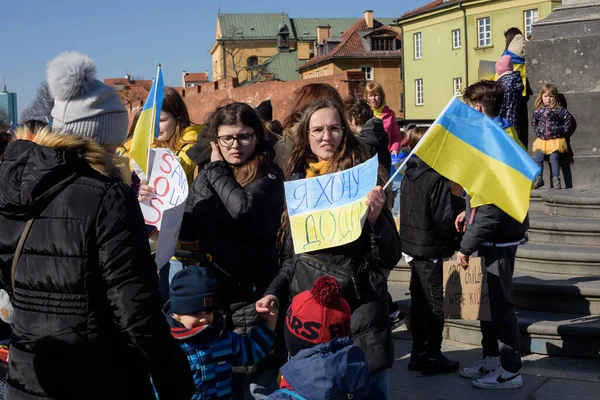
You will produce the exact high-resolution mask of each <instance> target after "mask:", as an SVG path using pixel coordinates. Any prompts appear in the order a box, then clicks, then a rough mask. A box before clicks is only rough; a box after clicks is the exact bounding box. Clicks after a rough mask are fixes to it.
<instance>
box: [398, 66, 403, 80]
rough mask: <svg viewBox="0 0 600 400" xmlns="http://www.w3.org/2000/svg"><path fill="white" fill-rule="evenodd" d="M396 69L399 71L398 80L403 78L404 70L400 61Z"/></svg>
mask: <svg viewBox="0 0 600 400" xmlns="http://www.w3.org/2000/svg"><path fill="white" fill-rule="evenodd" d="M398 71H400V73H399V75H400V80H403V79H404V70H403V69H402V63H400V65H399V66H398Z"/></svg>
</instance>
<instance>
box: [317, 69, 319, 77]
mask: <svg viewBox="0 0 600 400" xmlns="http://www.w3.org/2000/svg"><path fill="white" fill-rule="evenodd" d="M318 77H319V70H317V78H318Z"/></svg>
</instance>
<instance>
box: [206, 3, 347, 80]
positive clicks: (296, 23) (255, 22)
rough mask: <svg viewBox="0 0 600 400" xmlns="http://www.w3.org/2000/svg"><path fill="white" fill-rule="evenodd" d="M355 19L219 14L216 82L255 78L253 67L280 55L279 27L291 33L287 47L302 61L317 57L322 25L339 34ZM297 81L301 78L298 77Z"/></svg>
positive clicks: (213, 49)
mask: <svg viewBox="0 0 600 400" xmlns="http://www.w3.org/2000/svg"><path fill="white" fill-rule="evenodd" d="M354 22H356V19H352V18H289V16H288V15H287V14H285V13H284V14H219V15H218V16H217V27H216V34H215V42H214V43H213V45H212V47H211V49H210V54H211V56H212V72H213V80H219V79H224V78H231V77H236V78H238V79H239V81H240V82H242V81H245V80H249V79H251V78H252V73H253V72H252V67H254V66H256V65H261V64H263V63H264V62H266V61H267V60H269V59H270V58H271V57H273V56H275V55H276V54H278V52H279V46H280V42H279V39H278V33H279V28H280V27H281V26H282V25H285V26H286V27H287V28H288V29H289V31H290V34H289V38H288V39H289V40H288V43H287V48H288V49H289V51H290V52H293V53H294V55H295V56H296V57H297V59H298V60H299V61H301V62H304V61H308V60H309V59H310V58H312V57H313V56H314V43H315V42H316V41H317V40H318V36H317V30H318V27H319V26H325V25H328V26H330V29H331V32H332V33H335V34H337V35H340V34H342V33H343V32H344V31H345V30H346V29H348V28H349V27H350V26H351V25H352V24H353V23H354ZM297 75H298V76H297V79H300V75H299V74H297Z"/></svg>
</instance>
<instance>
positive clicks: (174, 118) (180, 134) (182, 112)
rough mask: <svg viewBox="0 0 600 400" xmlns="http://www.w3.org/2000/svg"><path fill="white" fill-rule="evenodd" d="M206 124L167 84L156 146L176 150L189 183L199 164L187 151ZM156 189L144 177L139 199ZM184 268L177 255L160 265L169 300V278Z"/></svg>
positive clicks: (164, 288)
mask: <svg viewBox="0 0 600 400" xmlns="http://www.w3.org/2000/svg"><path fill="white" fill-rule="evenodd" d="M134 123H135V121H134ZM202 128H203V125H194V124H192V123H191V121H190V115H189V113H188V110H187V107H186V105H185V103H184V101H183V98H182V97H181V96H180V95H179V93H178V92H177V91H176V90H175V89H173V88H170V87H167V88H165V96H164V98H163V103H162V111H161V113H160V127H159V134H158V137H157V138H156V139H154V142H153V143H152V148H167V149H169V150H171V151H172V152H173V153H175V155H176V156H177V157H178V158H179V162H180V164H181V167H182V168H183V170H184V171H185V175H186V177H187V181H188V185H190V184H191V183H192V182H193V181H194V171H195V169H196V164H195V163H194V162H193V161H192V160H191V159H190V157H189V156H188V155H187V151H188V150H189V149H190V148H191V147H192V146H194V145H195V144H196V143H197V141H198V135H199V134H200V131H201V130H202ZM132 129H135V127H133V126H132ZM123 147H124V148H125V149H126V151H127V152H128V149H129V148H130V142H127V143H125V144H124V145H123ZM153 193H154V189H153V188H152V187H151V186H148V183H147V182H146V181H142V182H141V186H140V190H139V197H138V200H139V201H144V200H145V199H146V198H147V197H148V196H151V195H152V194H153ZM181 268H182V265H181V262H180V261H179V260H175V259H173V260H171V263H170V265H165V266H163V267H162V268H161V269H160V272H159V280H160V283H161V284H160V289H161V294H162V295H163V299H165V300H166V299H167V298H168V297H169V285H168V282H170V281H171V278H172V277H173V275H174V274H175V273H176V272H178V271H180V270H181Z"/></svg>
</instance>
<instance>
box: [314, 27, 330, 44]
mask: <svg viewBox="0 0 600 400" xmlns="http://www.w3.org/2000/svg"><path fill="white" fill-rule="evenodd" d="M330 36H331V27H330V26H329V25H327V26H317V43H323V41H324V40H325V39H329V37H330Z"/></svg>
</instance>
